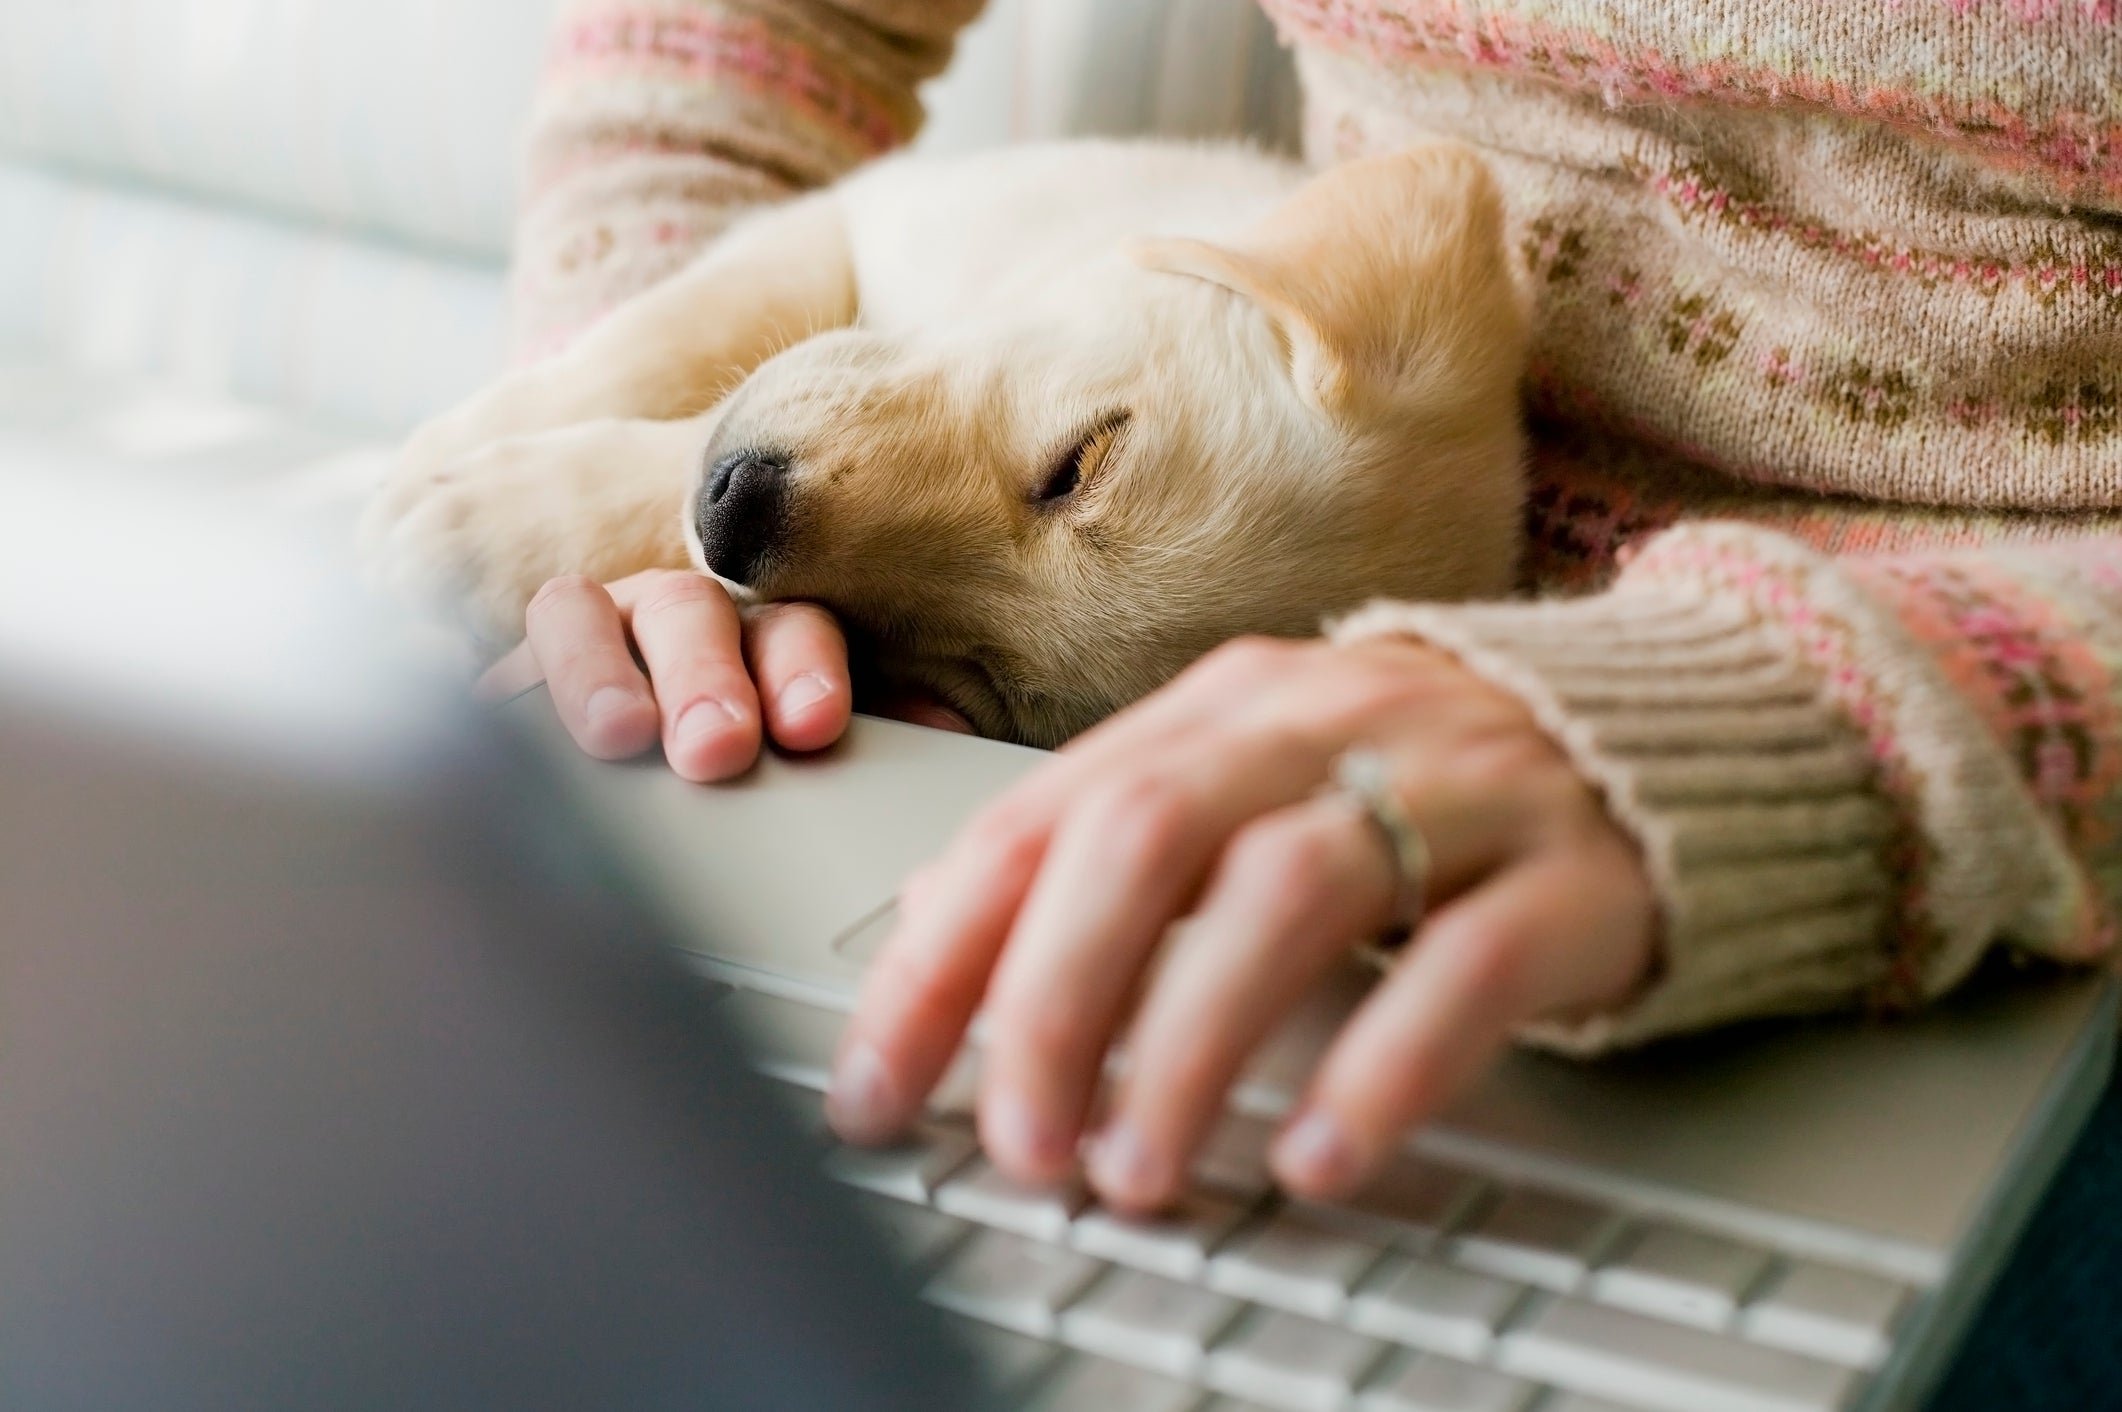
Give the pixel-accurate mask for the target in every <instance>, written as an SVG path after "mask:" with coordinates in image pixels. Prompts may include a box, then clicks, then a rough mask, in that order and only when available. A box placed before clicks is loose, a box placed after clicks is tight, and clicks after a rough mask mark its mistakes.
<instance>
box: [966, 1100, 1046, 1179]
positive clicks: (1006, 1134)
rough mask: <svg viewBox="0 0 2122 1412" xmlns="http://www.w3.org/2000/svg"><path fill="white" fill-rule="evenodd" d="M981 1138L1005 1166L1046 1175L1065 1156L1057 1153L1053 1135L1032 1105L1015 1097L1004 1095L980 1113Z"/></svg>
mask: <svg viewBox="0 0 2122 1412" xmlns="http://www.w3.org/2000/svg"><path fill="white" fill-rule="evenodd" d="M980 1116H981V1123H980V1137H981V1140H982V1141H983V1142H985V1143H986V1144H987V1147H988V1150H989V1151H990V1152H992V1153H994V1154H996V1155H997V1156H999V1157H1001V1158H1002V1160H1003V1161H1004V1162H1005V1163H1012V1162H1013V1163H1014V1164H1015V1165H1017V1166H1021V1167H1029V1168H1031V1169H1033V1170H1034V1171H1040V1172H1043V1171H1046V1170H1048V1169H1049V1168H1051V1167H1053V1166H1054V1165H1055V1164H1056V1163H1057V1162H1058V1161H1059V1160H1060V1159H1061V1157H1062V1156H1063V1155H1064V1154H1061V1153H1059V1152H1058V1151H1057V1150H1056V1149H1057V1148H1058V1147H1059V1146H1060V1144H1059V1143H1058V1142H1056V1141H1055V1140H1054V1134H1053V1131H1052V1130H1051V1129H1050V1128H1048V1127H1047V1126H1046V1124H1045V1123H1043V1122H1042V1121H1040V1118H1039V1115H1038V1114H1037V1113H1035V1112H1033V1111H1032V1106H1031V1104H1029V1103H1027V1102H1025V1101H1024V1099H1023V1098H1022V1097H1020V1096H1018V1095H1016V1094H1004V1095H1002V1097H1000V1098H999V1099H997V1100H995V1101H994V1102H992V1103H989V1104H987V1105H986V1106H985V1107H983V1108H982V1110H981V1114H980Z"/></svg>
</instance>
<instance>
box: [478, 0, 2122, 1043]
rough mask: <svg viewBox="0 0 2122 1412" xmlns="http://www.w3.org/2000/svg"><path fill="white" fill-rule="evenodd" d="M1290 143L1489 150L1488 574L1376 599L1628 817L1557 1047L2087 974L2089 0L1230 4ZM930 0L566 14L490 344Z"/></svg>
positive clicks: (765, 140) (2118, 631) (2096, 506)
mask: <svg viewBox="0 0 2122 1412" xmlns="http://www.w3.org/2000/svg"><path fill="white" fill-rule="evenodd" d="M1266 4H1267V8H1268V10H1269V12H1270V14H1271V15H1272V16H1273V17H1274V19H1275V20H1276V22H1277V24H1278V25H1279V26H1280V28H1281V31H1282V33H1283V36H1284V38H1285V39H1286V40H1287V41H1288V42H1289V43H1291V44H1292V45H1294V46H1295V48H1296V49H1297V52H1298V58H1299V65H1300V69H1301V71H1302V73H1303V76H1304V78H1305V81H1306V90H1307V97H1308V103H1309V115H1308V120H1307V146H1308V148H1309V150H1310V153H1311V155H1312V157H1313V158H1314V159H1315V160H1317V161H1320V162H1327V161H1332V160H1336V159H1339V158H1344V157H1350V156H1354V155H1357V154H1360V153H1366V152H1373V151H1378V150H1384V149H1389V148H1392V147H1394V146H1396V145H1401V144H1405V143H1407V142H1410V141H1414V140H1417V139H1420V138H1423V137H1426V136H1430V135H1435V134H1444V135H1450V136H1454V137H1458V138H1461V139H1464V140H1466V141H1469V142H1471V143H1473V144H1475V145H1476V146H1477V147H1479V148H1480V149H1481V150H1483V151H1484V153H1485V154H1486V155H1487V156H1488V157H1489V159H1490V160H1491V162H1492V164H1493V165H1494V167H1495V170H1496V171H1497V173H1498V175H1499V177H1500V178H1501V181H1502V183H1503V185H1504V188H1505V191H1506V199H1507V201H1508V204H1509V207H1510V220H1511V227H1512V239H1513V242H1514V244H1515V247H1516V250H1517V253H1518V256H1519V258H1520V260H1521V261H1522V265H1523V270H1524V275H1525V278H1526V280H1527V282H1528V284H1529V287H1530V288H1531V289H1532V291H1533V293H1534V295H1535V302H1536V308H1537V314H1536V335H1535V346H1534V360H1533V365H1532V369H1531V374H1530V377H1529V380H1528V389H1529V396H1530V403H1531V408H1532V413H1533V416H1534V420H1535V430H1536V438H1537V441H1538V450H1537V451H1536V454H1535V460H1534V468H1533V469H1534V476H1533V496H1532V504H1531V513H1530V520H1529V528H1530V532H1531V546H1532V548H1531V553H1530V555H1529V558H1528V565H1529V574H1530V578H1529V581H1528V584H1527V588H1528V590H1529V593H1528V595H1527V596H1526V597H1524V598H1521V599H1515V600H1512V601H1509V602H1503V603H1492V604H1461V605H1419V604H1395V603H1381V604H1377V605H1374V606H1372V607H1370V608H1368V609H1366V610H1364V611H1362V612H1359V613H1357V614H1355V615H1354V616H1352V617H1350V618H1348V619H1346V620H1344V621H1342V622H1340V623H1339V624H1337V625H1335V626H1334V628H1333V630H1334V631H1335V632H1336V633H1338V634H1340V635H1341V636H1343V637H1347V638H1353V637H1358V636H1361V635H1364V634H1369V633H1412V634H1417V635H1420V636H1422V637H1424V638H1426V639H1428V640H1430V641H1432V642H1434V643H1437V644H1439V645H1440V646H1442V647H1444V648H1446V649H1448V650H1449V651H1451V652H1453V653H1455V654H1457V655H1458V656H1459V657H1460V658H1461V659H1462V660H1463V661H1464V662H1466V663H1467V664H1468V665H1469V666H1470V667H1471V668H1472V669H1473V670H1474V671H1476V672H1478V673H1480V674H1482V675H1483V676H1485V677H1487V678H1489V679H1491V680H1493V681H1494V682H1497V683H1499V684H1501V685H1502V686H1504V687H1506V688H1508V689H1509V690H1511V691H1513V692H1515V693H1517V694H1519V695H1520V696H1521V697H1523V699H1525V700H1526V701H1527V702H1528V703H1529V704H1530V705H1531V707H1532V708H1533V710H1534V712H1535V713H1536V715H1537V716H1538V718H1539V719H1540V721H1541V722H1542V723H1543V724H1544V725H1545V726H1546V728H1547V729H1548V730H1550V731H1551V732H1552V733H1553V735H1554V736H1555V738H1556V739H1557V740H1558V741H1559V742H1561V743H1562V745H1563V746H1564V747H1565V748H1566V749H1567V750H1568V751H1569V752H1570V753H1571V755H1572V756H1573V757H1574V759H1575V760H1576V761H1577V763H1578V764H1579V765H1580V767H1581V768H1582V770H1583V771H1584V773H1585V774H1586V776H1587V777H1588V778H1589V779H1590V780H1592V781H1593V782H1594V783H1595V784H1596V785H1597V786H1598V787H1599V788H1600V789H1601V790H1602V791H1603V793H1604V796H1605V798H1606V800H1607V801H1608V804H1609V807H1610V808H1611V809H1612V811H1613V814H1614V816H1615V817H1616V819H1617V820H1618V821H1619V822H1620V823H1621V824H1622V825H1623V826H1624V827H1625V828H1626V829H1627V830H1628V831H1629V832H1630V833H1631V834H1632V835H1633V836H1634V837H1635V838H1636V839H1637V840H1638V841H1639V842H1640V844H1641V846H1642V849H1643V854H1644V857H1645V858H1646V860H1647V862H1648V865H1649V869H1650V872H1651V874H1652V876H1653V878H1654V881H1655V882H1656V884H1657V887H1658V889H1659V892H1660V897H1661V902H1662V919H1663V934H1662V947H1663V961H1662V965H1661V967H1660V969H1659V972H1658V974H1657V976H1656V978H1655V980H1654V981H1653V983H1652V984H1651V985H1650V986H1649V987H1648V988H1647V989H1646V991H1645V992H1644V993H1643V994H1642V995H1641V996H1640V997H1638V998H1637V999H1636V1000H1635V1001H1634V1002H1632V1003H1631V1004H1630V1005H1629V1006H1628V1007H1627V1008H1626V1009H1625V1010H1623V1011H1620V1012H1618V1013H1614V1014H1609V1015H1604V1016H1601V1017H1598V1018H1596V1019H1594V1020H1592V1021H1589V1022H1587V1023H1584V1024H1581V1025H1577V1026H1574V1027H1572V1028H1571V1029H1569V1030H1568V1031H1566V1032H1564V1031H1559V1030H1557V1031H1554V1032H1551V1033H1549V1034H1547V1035H1546V1036H1545V1038H1547V1039H1548V1040H1550V1041H1551V1042H1555V1043H1559V1044H1564V1045H1568V1046H1571V1047H1575V1048H1578V1049H1583V1050H1591V1049H1597V1048H1602V1047H1606V1046H1610V1045H1615V1044H1621V1043H1633V1042H1637V1041H1641V1040H1644V1039H1647V1038H1650V1037H1654V1036H1657V1035H1662V1034H1667V1033H1672V1032H1675V1031H1680V1030H1686V1029H1693V1028H1699V1027H1703V1026H1706V1025H1710V1024H1714V1023H1718V1022H1721V1021H1725V1020H1729V1019H1733V1018H1737V1017H1742V1016H1750V1015H1758V1014H1767V1013H1779V1012H1796V1011H1811V1010H1823V1009H1831V1008H1841V1007H1851V1006H1860V1005H1861V1006H1866V1007H1870V1008H1874V1009H1880V1008H1885V1009H1893V1008H1904V1007H1907V1006H1910V1005H1914V1004H1917V1003H1920V1002H1921V1001H1923V1000H1924V999H1926V998H1928V997H1931V996H1934V995H1937V994H1939V993H1940V992H1942V991H1944V990H1945V989H1947V988H1948V987H1950V986H1952V985H1953V984H1954V983H1955V982H1957V981H1958V980H1960V979H1961V978H1962V977H1964V976H1965V975H1966V974H1967V973H1968V972H1969V971H1970V970H1971V969H1972V968H1973V967H1974V965H1975V964H1976V963H1977V961H1978V960H1980V959H1981V958H1982V956H1983V955H1984V954H1985V953H1986V952H1988V951H1990V950H1992V949H1993V948H1997V947H2005V948H2009V949H2011V950H2013V951H2015V952H2017V953H2018V954H2021V955H2025V954H2041V955H2045V956H2049V957H2055V958H2064V959H2071V960H2080V959H2091V958H2094V957H2097V956H2100V955H2103V954H2105V953H2106V952H2107V951H2108V950H2109V948H2110V938H2111V931H2110V922H2109V917H2108V910H2109V905H2110V904H2111V903H2112V901H2113V900H2114V899H2115V897H2116V895H2117V887H2118V883H2122V5H2118V4H2117V3H2116V0H1897V3H1894V4H1890V5H1870V6H1850V5H1821V4H1815V3H1812V0H1643V3H1631V4H1623V3H1619V0H1266ZM977 8H978V0H573V3H572V5H571V7H570V8H569V9H567V10H566V11H565V12H564V14H563V18H562V21H561V25H560V30H559V36H558V40H557V50H556V55H555V61H554V65H553V68H552V70H551V73H550V76H549V78H548V80H547V85H546V88H545V92H544V97H543V101H542V104H541V107H540V109H539V113H538V117H537V120H536V131H535V136H534V141H533V147H532V166H533V182H532V188H531V190H532V194H531V198H530V203H529V206H528V209H527V211H526V214H525V219H524V224H523V238H522V241H521V246H520V259H519V270H518V275H519V278H518V285H517V290H518V297H519V309H520V312H521V314H522V316H523V319H524V326H525V337H526V345H527V346H529V347H532V348H536V347H540V346H548V345H550V344H551V343H552V342H554V341H557V340H558V339H560V338H564V336H565V332H566V331H567V330H568V329H571V328H573V327H576V326H578V325H579V324H581V323H582V322H584V321H585V320H587V319H588V318H590V317H592V316H593V315H594V313H595V312H596V311H597V310H599V309H601V308H603V307H605V306H607V305H608V304H609V303H611V302H612V301H614V300H615V299H617V298H619V297H621V296H623V295H625V294H627V293H630V292H633V291H635V290H637V289H640V288H642V287H644V286H645V285H647V284H649V283H650V282H652V281H654V280H655V279H657V278H659V277H661V276H662V275H663V274H665V273H667V272H668V271H669V270H671V269H672V268H674V267H675V266H676V265H678V264H679V263H681V262H682V261H683V260H685V259H686V258H687V257H688V256H689V255H690V254H691V253H692V252H693V251H694V250H695V249H696V248H697V247H698V246H699V245H700V244H701V243H702V242H703V241H705V240H707V239H708V238H710V237H711V236H712V235H714V233H715V232H716V231H717V230H719V229H720V228H721V227H722V226H723V225H724V224H725V223H726V222H727V221H728V220H729V219H730V217H731V216H732V215H733V214H734V213H736V212H737V211H738V210H740V209H742V208H743V207H745V206H748V205H750V204H753V203H756V202H760V201H766V200H773V199H776V198H779V197H782V196H785V195H787V194H789V193H791V192H793V191H796V190H799V189H802V188H805V187H808V186H812V185H816V184H819V183H822V182H825V181H827V180H829V179H831V178H833V177H835V176H837V175H839V174H840V173H841V172H843V171H845V170H846V169H848V168H849V167H850V166H852V165H853V164H855V163H857V162H859V161H861V160H862V159H864V158H866V157H869V156H872V155H874V154H876V153H878V152H881V151H883V150H885V149H886V148H888V147H891V146H893V145H894V144H896V143H898V142H901V141H903V140H904V139H906V138H907V137H908V136H909V135H910V134H911V133H912V132H913V131H914V129H915V127H916V125H917V123H918V121H919V110H918V106H917V103H916V100H915V97H914V88H915V85H916V84H917V82H918V81H919V80H920V79H922V78H923V77H924V76H926V75H928V74H930V73H932V72H934V71H935V70H936V69H937V68H938V67H940V65H941V64H942V63H943V62H944V60H945V59H946V57H947V55H948V52H949V45H950V40H951V36H952V35H953V33H954V32H955V30H956V29H957V28H958V27H959V25H961V24H962V23H963V22H964V21H965V20H967V19H968V18H969V17H970V16H971V14H972V13H973V12H974V11H975V10H977Z"/></svg>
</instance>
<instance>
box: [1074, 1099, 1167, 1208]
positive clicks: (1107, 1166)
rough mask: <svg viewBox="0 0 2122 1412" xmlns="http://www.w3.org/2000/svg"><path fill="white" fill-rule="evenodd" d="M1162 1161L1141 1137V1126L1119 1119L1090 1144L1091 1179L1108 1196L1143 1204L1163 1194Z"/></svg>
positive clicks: (1163, 1176)
mask: <svg viewBox="0 0 2122 1412" xmlns="http://www.w3.org/2000/svg"><path fill="white" fill-rule="evenodd" d="M1164 1166H1165V1164H1164V1163H1163V1162H1162V1161H1160V1160H1159V1159H1158V1156H1157V1154H1156V1153H1155V1152H1154V1151H1152V1150H1151V1148H1150V1146H1149V1144H1148V1143H1147V1142H1144V1141H1143V1139H1142V1132H1141V1129H1139V1128H1137V1127H1136V1126H1135V1125H1134V1124H1133V1123H1131V1122H1129V1121H1127V1120H1126V1119H1122V1120H1121V1121H1119V1122H1117V1123H1115V1124H1113V1125H1112V1126H1111V1127H1109V1128H1107V1129H1106V1130H1105V1131H1104V1132H1102V1133H1100V1134H1098V1136H1097V1138H1096V1139H1095V1140H1094V1141H1093V1142H1092V1143H1091V1150H1090V1177H1091V1182H1092V1184H1093V1185H1095V1186H1096V1187H1097V1188H1098V1190H1099V1191H1101V1192H1103V1193H1105V1195H1106V1197H1107V1198H1108V1199H1114V1200H1119V1201H1123V1202H1134V1203H1142V1202H1149V1201H1154V1200H1156V1199H1158V1198H1159V1197H1161V1196H1163V1195H1164V1178H1165V1170H1164Z"/></svg>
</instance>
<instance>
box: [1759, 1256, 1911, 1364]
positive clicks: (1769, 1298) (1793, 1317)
mask: <svg viewBox="0 0 2122 1412" xmlns="http://www.w3.org/2000/svg"><path fill="white" fill-rule="evenodd" d="M1909 1298H1910V1292H1909V1290H1908V1288H1907V1286H1905V1285H1900V1284H1896V1283H1895V1282H1894V1281H1892V1280H1889V1279H1885V1278H1882V1277H1881V1276H1878V1275H1871V1274H1865V1273H1864V1272H1862V1271H1859V1270H1845V1269H1841V1268H1839V1267H1836V1266H1833V1265H1821V1264H1816V1263H1814V1262H1812V1261H1809V1260H1794V1261H1792V1262H1791V1266H1790V1268H1789V1270H1787V1271H1785V1272H1784V1275H1783V1277H1782V1278H1781V1279H1779V1280H1777V1281H1776V1283H1775V1285H1774V1286H1773V1287H1772V1288H1771V1289H1770V1290H1769V1291H1768V1292H1767V1294H1765V1295H1764V1296H1763V1297H1762V1298H1761V1299H1760V1300H1759V1301H1758V1302H1756V1303H1755V1304H1754V1305H1752V1306H1751V1307H1750V1308H1748V1309H1747V1311H1746V1313H1745V1315H1744V1316H1743V1317H1742V1319H1741V1320H1740V1324H1739V1329H1740V1332H1741V1333H1744V1334H1745V1335H1746V1336H1747V1337H1748V1338H1751V1339H1756V1340H1758V1341H1760V1342H1762V1343H1766V1344H1772V1345H1774V1346H1775V1347H1777V1348H1787V1349H1790V1350H1792V1351H1794V1352H1797V1353H1809V1354H1811V1355H1813V1356H1814V1357H1816V1358H1828V1359H1832V1360H1833V1361H1835V1362H1837V1363H1845V1364H1848V1365H1849V1366H1851V1367H1854V1368H1876V1367H1878V1366H1879V1365H1880V1364H1881V1363H1883V1362H1885V1361H1886V1354H1887V1351H1888V1349H1889V1348H1890V1347H1891V1346H1892V1340H1893V1332H1894V1326H1895V1324H1897V1323H1898V1322H1899V1321H1900V1318H1901V1311H1902V1310H1903V1309H1904V1308H1905V1307H1907V1304H1908V1301H1909Z"/></svg>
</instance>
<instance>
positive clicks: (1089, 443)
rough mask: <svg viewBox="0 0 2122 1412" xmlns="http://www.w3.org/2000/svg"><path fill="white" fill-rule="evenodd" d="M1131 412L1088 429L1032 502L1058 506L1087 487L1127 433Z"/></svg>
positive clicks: (1058, 462) (1055, 463)
mask: <svg viewBox="0 0 2122 1412" xmlns="http://www.w3.org/2000/svg"><path fill="white" fill-rule="evenodd" d="M1133 415H1134V414H1133V413H1131V412H1113V413H1110V414H1108V415H1107V416H1105V417H1103V418H1101V419H1100V420H1099V421H1098V422H1097V423H1096V424H1095V425H1093V426H1092V427H1090V429H1089V430H1087V431H1085V432H1084V433H1083V434H1082V435H1081V436H1079V437H1077V438H1076V440H1075V442H1074V443H1073V444H1071V445H1070V446H1069V448H1068V449H1067V450H1066V451H1064V452H1062V454H1061V455H1060V456H1058V457H1056V458H1055V459H1054V461H1053V462H1052V463H1051V465H1050V466H1049V468H1048V470H1047V473H1046V477H1045V479H1044V480H1043V481H1042V482H1041V483H1040V486H1039V489H1038V490H1037V491H1036V492H1034V495H1033V498H1034V499H1035V500H1037V501H1038V502H1039V503H1040V504H1041V505H1060V504H1063V503H1065V502H1066V501H1068V500H1069V499H1071V498H1073V497H1074V496H1075V495H1076V494H1077V492H1079V491H1080V490H1082V489H1083V487H1085V486H1087V485H1089V484H1090V483H1091V482H1092V480H1093V479H1095V478H1096V476H1097V474H1098V468H1099V467H1100V466H1102V465H1103V464H1104V463H1105V459H1106V457H1108V456H1110V455H1111V454H1112V450H1113V444H1114V443H1115V442H1117V441H1118V440H1119V439H1120V434H1121V433H1122V432H1124V431H1126V430H1127V424H1128V421H1129V420H1130V419H1131V418H1132V416H1133Z"/></svg>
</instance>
